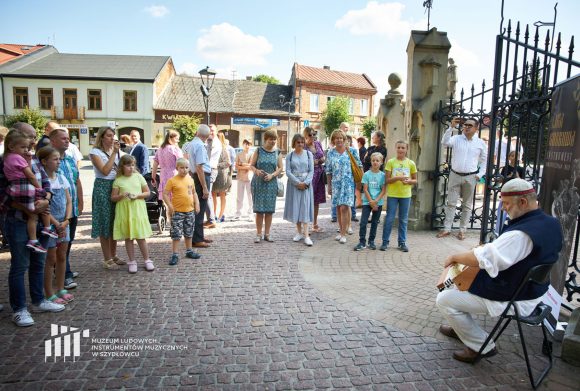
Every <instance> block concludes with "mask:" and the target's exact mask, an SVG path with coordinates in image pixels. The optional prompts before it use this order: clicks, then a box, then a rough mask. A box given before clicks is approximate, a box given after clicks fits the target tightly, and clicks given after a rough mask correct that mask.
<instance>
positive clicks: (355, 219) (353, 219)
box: [350, 216, 358, 223]
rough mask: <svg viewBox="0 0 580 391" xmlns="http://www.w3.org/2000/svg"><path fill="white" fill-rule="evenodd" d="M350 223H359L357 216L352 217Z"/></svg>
mask: <svg viewBox="0 0 580 391" xmlns="http://www.w3.org/2000/svg"><path fill="white" fill-rule="evenodd" d="M350 221H355V222H357V223H358V219H357V218H356V216H355V217H352V218H351V219H350Z"/></svg>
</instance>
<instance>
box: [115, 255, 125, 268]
mask: <svg viewBox="0 0 580 391" xmlns="http://www.w3.org/2000/svg"><path fill="white" fill-rule="evenodd" d="M113 262H115V263H116V264H117V265H119V266H122V265H126V264H127V262H125V261H123V260H122V259H121V258H119V257H118V256H116V255H115V256H114V257H113Z"/></svg>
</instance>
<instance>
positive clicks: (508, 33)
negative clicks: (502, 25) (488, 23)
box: [507, 19, 512, 38]
mask: <svg viewBox="0 0 580 391" xmlns="http://www.w3.org/2000/svg"><path fill="white" fill-rule="evenodd" d="M511 35H512V20H511V19H510V20H508V27H507V36H508V38H510V37H511Z"/></svg>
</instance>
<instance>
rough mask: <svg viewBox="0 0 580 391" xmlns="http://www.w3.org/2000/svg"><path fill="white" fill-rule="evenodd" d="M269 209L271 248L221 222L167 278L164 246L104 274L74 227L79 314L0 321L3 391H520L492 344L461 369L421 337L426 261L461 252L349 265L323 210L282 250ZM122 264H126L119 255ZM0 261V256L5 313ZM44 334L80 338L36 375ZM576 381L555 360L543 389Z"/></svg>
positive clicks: (510, 366) (360, 256) (508, 356)
mask: <svg viewBox="0 0 580 391" xmlns="http://www.w3.org/2000/svg"><path fill="white" fill-rule="evenodd" d="M279 201H280V202H279V203H278V211H277V213H276V215H275V219H274V227H273V231H272V236H273V237H274V239H275V240H276V242H274V243H264V242H263V243H260V244H254V243H253V238H254V236H255V231H254V225H253V223H250V222H228V223H225V224H222V225H221V226H220V227H219V228H217V229H215V230H209V235H210V237H211V238H212V239H214V240H215V242H214V244H213V246H212V247H210V248H208V249H203V250H201V251H200V253H201V254H202V255H203V256H202V258H201V259H200V260H198V261H193V260H189V259H186V258H184V257H182V258H181V260H180V263H179V264H178V265H177V266H174V267H171V266H168V265H167V263H166V262H167V260H168V258H169V256H170V246H169V237H168V234H167V233H165V234H164V235H161V236H159V235H157V236H154V237H153V238H151V240H149V241H148V242H149V248H150V251H151V254H152V258H153V259H154V260H155V261H156V266H157V269H156V270H155V271H154V272H152V273H148V272H146V271H145V270H144V269H143V265H142V263H140V270H139V272H138V273H137V274H136V275H129V274H128V273H127V272H126V271H125V270H120V271H106V270H103V269H102V267H101V265H100V261H101V256H100V250H99V247H98V244H97V243H96V242H95V241H94V240H92V239H90V218H91V217H90V214H86V215H84V216H83V217H82V218H81V220H80V229H79V231H78V233H77V235H78V236H77V237H78V239H77V241H76V242H75V246H74V250H73V268H74V269H75V270H77V271H79V272H80V273H81V274H80V277H79V278H78V279H77V282H78V283H79V287H78V288H77V289H76V290H74V291H73V293H74V294H75V301H74V302H72V303H71V304H70V305H68V306H67V309H66V311H64V312H61V313H58V314H33V317H34V319H35V321H36V324H35V325H34V326H32V327H29V328H17V327H15V326H14V325H13V324H12V323H11V321H10V310H9V308H5V309H4V311H2V312H0V389H2V390H18V391H25V390H41V389H46V390H97V389H138V390H240V389H241V390H305V389H338V388H343V389H356V390H383V389H384V390H448V389H453V390H461V389H468V388H469V389H485V390H488V389H500V390H508V389H529V388H530V387H529V383H528V379H527V375H526V373H525V365H524V362H523V360H522V359H521V357H520V353H519V351H516V350H515V349H514V350H511V349H505V348H504V345H503V344H501V345H500V348H501V354H499V355H497V356H495V357H493V358H491V359H486V360H483V361H482V362H480V363H479V364H477V365H475V366H472V365H468V364H461V363H458V362H456V361H454V360H453V359H452V358H451V354H452V351H453V350H454V349H457V348H458V347H459V344H458V343H457V342H456V341H451V340H447V339H444V338H441V337H438V338H434V336H435V334H434V333H433V332H432V331H431V328H432V327H434V326H436V325H438V324H437V323H438V322H439V321H440V317H439V315H438V314H437V313H436V311H435V309H434V308H433V306H434V303H433V300H434V297H435V293H436V292H435V291H434V288H433V279H434V278H435V277H434V276H433V274H432V273H433V271H434V270H435V269H437V266H436V265H435V262H437V261H438V260H440V259H441V256H442V254H444V253H446V252H448V251H456V250H458V249H461V248H464V247H469V245H471V242H472V240H471V239H470V240H471V242H466V243H459V242H458V241H452V240H451V239H450V240H449V241H445V242H441V243H445V244H439V243H440V242H438V243H437V244H433V241H432V240H430V239H429V237H430V236H429V235H430V234H428V233H420V234H413V235H412V236H411V238H410V240H409V244H410V245H411V246H412V248H411V252H410V253H408V254H406V255H404V254H403V253H399V252H398V251H396V250H389V251H387V252H385V253H382V252H379V251H376V252H373V253H370V252H362V253H354V252H353V251H351V250H352V248H351V246H354V244H355V240H354V237H350V238H349V243H348V245H343V246H340V245H338V244H336V242H334V241H333V236H334V232H333V226H332V225H331V224H330V223H329V216H328V214H329V213H328V212H329V211H328V209H323V210H322V214H323V222H324V226H325V228H326V232H325V233H323V234H317V236H315V237H314V239H315V246H314V247H312V248H310V249H307V248H306V247H305V246H304V245H303V244H296V243H293V242H292V241H291V238H292V236H293V227H292V226H291V224H288V223H286V222H283V221H281V216H282V212H281V207H282V206H283V205H282V200H281V199H279ZM86 205H89V206H90V202H87V203H86ZM355 228H356V225H355ZM119 254H120V255H121V256H123V257H124V256H125V251H124V249H123V248H122V245H120V248H119ZM8 260H9V256H8V254H6V253H4V254H1V255H0V292H3V293H2V294H0V302H1V303H2V304H4V305H5V307H8V299H7V294H8V288H7V274H8V269H9V262H8ZM139 260H140V259H139ZM140 261H141V260H140ZM425 263H429V265H430V266H426V265H425ZM431 263H433V264H431ZM435 279H436V278H435ZM51 323H55V324H59V325H67V326H73V327H78V328H79V329H81V330H83V329H89V330H90V338H88V339H85V338H81V353H82V354H81V357H80V358H78V359H77V360H76V362H71V361H72V359H70V358H69V359H67V362H63V361H62V358H61V359H58V360H56V362H55V360H54V358H52V357H49V358H48V359H47V361H48V362H46V363H45V357H44V346H45V344H44V341H45V340H46V339H49V338H50V324H51ZM435 337H436V336H435ZM105 338H111V339H128V338H147V339H154V340H155V342H154V343H152V344H145V345H162V346H165V347H176V346H181V347H186V350H147V351H139V357H129V358H125V357H95V356H93V353H94V351H92V350H91V349H94V346H95V345H98V344H97V343H96V342H94V340H93V339H105ZM577 372H578V371H574V370H573V368H572V367H569V366H566V365H565V364H564V363H562V362H561V361H560V360H556V364H555V368H554V369H553V371H552V373H551V375H550V377H549V378H548V381H546V382H545V383H544V385H543V386H542V389H550V390H552V389H562V390H572V389H578V384H580V383H579V376H578V375H577V374H573V373H577Z"/></svg>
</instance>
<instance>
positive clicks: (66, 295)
mask: <svg viewBox="0 0 580 391" xmlns="http://www.w3.org/2000/svg"><path fill="white" fill-rule="evenodd" d="M56 295H57V296H58V297H60V298H61V299H63V300H64V301H66V302H67V303H70V302H71V301H73V300H74V299H75V297H74V296H73V295H71V294H70V293H68V291H67V290H66V289H62V290H61V291H59V292H58V293H57V294H56Z"/></svg>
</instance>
